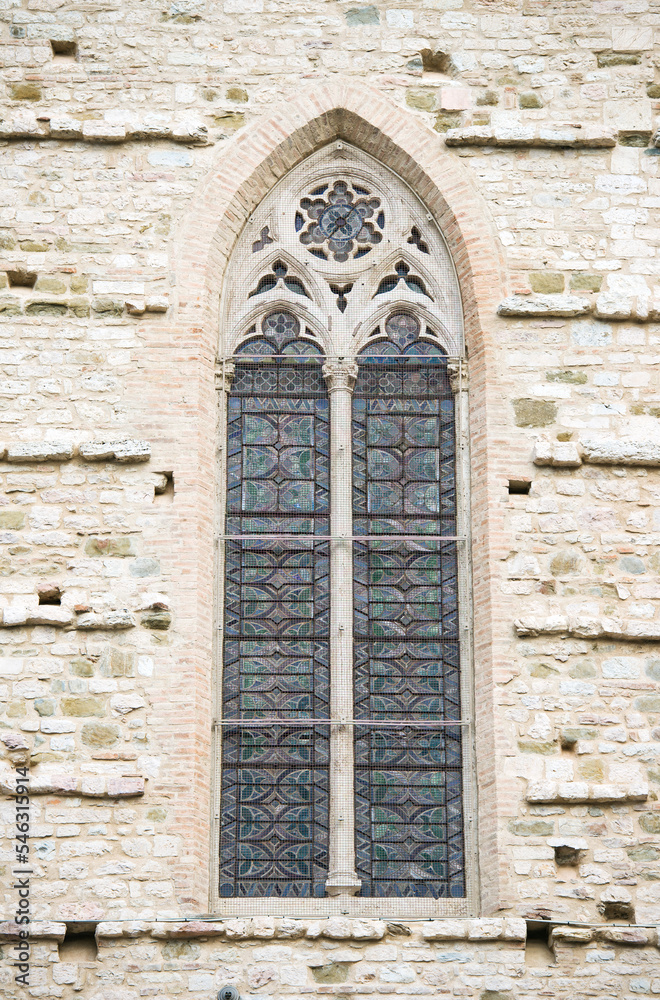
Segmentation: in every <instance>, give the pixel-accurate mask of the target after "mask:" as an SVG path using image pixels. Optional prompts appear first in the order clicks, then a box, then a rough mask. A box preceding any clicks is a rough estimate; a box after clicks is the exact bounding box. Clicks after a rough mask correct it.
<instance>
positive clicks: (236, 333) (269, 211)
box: [210, 142, 479, 919]
mask: <svg viewBox="0 0 660 1000" xmlns="http://www.w3.org/2000/svg"><path fill="white" fill-rule="evenodd" d="M339 178H341V179H346V180H349V181H355V182H356V183H358V184H359V185H361V186H364V187H365V188H367V189H368V190H369V191H370V192H372V193H373V195H375V196H376V197H378V198H379V199H380V200H381V204H382V207H383V211H384V212H385V227H384V230H383V237H384V238H383V240H382V242H381V243H379V244H377V245H375V246H373V247H372V249H371V251H370V252H369V253H368V254H366V255H365V256H363V257H361V258H359V259H357V260H352V259H351V260H348V261H345V262H342V263H338V262H335V261H334V260H332V259H328V260H327V261H323V260H320V259H318V258H317V257H315V256H313V255H312V254H310V253H309V251H308V250H307V248H306V247H305V246H303V245H302V244H301V242H300V239H299V237H298V234H297V233H296V232H295V230H294V227H293V216H294V213H295V211H296V208H297V206H298V204H299V202H300V199H301V198H302V197H304V196H306V195H307V193H308V192H309V191H310V190H313V189H315V188H316V187H317V186H319V185H321V184H324V183H329V184H330V185H331V184H332V182H333V181H334V180H336V179H339ZM266 226H267V227H268V230H269V236H270V237H271V239H272V241H273V242H271V243H268V244H267V245H266V246H264V248H263V249H261V250H258V251H257V252H253V250H252V246H253V244H254V242H255V241H257V240H258V239H259V237H260V235H261V233H262V231H263V230H264V227H266ZM413 226H415V227H416V229H417V230H418V231H419V233H420V234H421V238H422V239H423V240H424V242H425V243H426V244H427V246H428V251H429V252H428V254H424V253H422V252H421V251H419V250H418V249H417V247H416V246H415V245H414V244H412V245H411V244H409V243H408V242H407V241H408V237H409V235H410V232H411V229H412V227H413ZM277 261H281V262H283V263H284V264H285V265H286V266H287V268H288V274H287V277H296V278H298V279H299V280H300V281H302V282H303V284H304V286H305V288H306V290H307V292H308V295H309V298H307V297H303V296H301V295H299V294H297V293H296V292H294V291H291V290H289V289H287V288H285V287H284V286H283V284H282V282H278V284H277V286H276V287H275V288H273V289H271V290H270V291H266V292H263V293H261V294H259V295H256V296H252V297H250V294H249V293H250V292H251V291H253V289H255V288H256V287H257V284H258V282H259V279H260V278H261V277H263V276H264V275H265V274H267V273H268V272H269V270H270V269H271V267H272V265H273V264H274V263H275V262H277ZM399 261H403V262H405V263H406V264H407V265H408V266H409V267H410V271H411V273H413V274H415V275H416V276H418V277H419V278H420V279H421V280H422V281H423V283H424V285H425V288H426V290H427V293H428V295H422V294H421V293H418V292H414V291H411V290H409V289H408V288H407V287H406V286H405V284H404V283H403V282H402V281H400V282H399V283H398V285H397V286H396V288H394V289H393V290H392V291H391V292H386V293H383V294H380V295H377V294H376V292H377V289H378V286H379V283H380V282H381V280H382V279H383V278H384V277H386V276H387V275H389V274H392V272H393V270H394V266H395V264H396V263H397V262H399ZM330 282H332V283H337V284H340V285H342V286H345V285H347V284H349V283H352V284H353V289H352V290H351V292H350V293H349V295H348V298H347V306H346V309H345V311H344V312H343V313H342V312H341V311H340V310H339V309H338V307H337V300H336V296H335V294H334V293H333V292H331V290H330V287H329V284H330ZM395 307H396V309H397V311H398V310H401V309H405V310H406V311H408V312H411V313H413V314H414V315H415V316H416V318H417V319H418V321H419V323H420V327H421V330H422V335H421V336H422V339H431V338H432V339H433V341H434V342H436V343H438V342H440V344H441V345H442V346H443V348H444V349H445V351H446V352H447V355H448V357H449V359H450V373H451V376H452V377H451V381H452V387H453V389H454V392H455V413H456V437H457V442H456V443H457V451H456V493H457V531H458V535H459V537H460V538H461V539H462V541H460V542H459V544H458V563H459V628H460V639H461V642H460V676H461V704H462V716H463V719H464V720H465V726H464V730H463V734H464V736H463V748H464V749H463V754H464V760H463V787H464V802H463V817H464V830H465V863H466V896H465V897H464V898H462V899H429V898H420V899H408V898H400V897H391V898H387V897H360V896H356V895H354V893H355V892H357V891H358V890H359V880H358V878H357V875H356V873H355V864H354V857H355V850H354V821H353V809H354V801H353V783H352V774H353V726H352V724H351V721H350V720H351V718H352V715H353V677H352V672H353V593H352V544H351V541H350V539H351V535H352V451H351V435H350V427H351V409H352V389H353V386H354V384H355V378H356V376H357V364H356V363H355V359H356V357H357V355H358V354H359V352H360V351H361V350H362V349H363V348H364V347H365V345H366V344H367V343H369V342H371V341H373V340H378V339H381V338H382V336H383V329H382V327H383V324H384V321H385V319H386V318H387V316H388V315H389V314H390V313H392V312H393V311H395ZM279 309H284V310H287V311H289V312H292V313H294V314H295V315H296V316H297V317H298V319H299V320H300V325H301V336H303V337H304V336H305V335H306V334H307V331H309V333H310V334H311V335H312V336H313V337H314V339H315V340H316V341H317V342H318V343H319V344H320V345H321V347H322V349H323V350H324V353H325V358H326V363H325V364H324V366H323V372H324V376H325V378H326V383H327V385H328V394H329V397H330V420H331V457H330V470H331V504H330V511H331V515H330V517H331V522H330V523H331V535H332V536H333V538H334V539H335V540H333V542H331V554H330V558H331V576H330V579H331V584H330V586H331V637H330V663H331V678H332V683H331V702H330V717H331V718H332V719H333V720H338V721H336V722H333V724H331V743H330V746H331V762H330V824H329V840H330V843H329V851H330V858H329V873H328V879H327V882H326V887H327V892H328V895H327V896H326V897H325V898H322V899H306V898H284V899H282V898H278V897H258V898H230V899H226V898H220V897H219V895H218V864H219V857H218V856H219V838H220V824H221V804H220V789H221V728H222V726H221V722H220V720H221V718H222V704H221V692H222V680H221V675H222V663H223V656H222V615H223V609H224V548H225V546H224V537H223V534H222V533H223V531H224V524H225V481H226V479H225V439H226V401H227V395H228V393H229V391H230V389H231V379H232V376H233V371H234V365H233V362H232V360H231V359H232V357H233V355H234V353H235V351H236V349H237V347H238V346H239V345H240V344H241V343H242V342H243V341H244V340H247V339H250V337H252V336H255V331H254V330H253V327H254V326H256V327H257V330H256V335H259V332H260V331H259V326H258V324H259V322H260V320H261V319H262V318H263V317H264V316H265V315H267V314H268V313H270V312H273V311H276V310H279ZM220 316H221V330H220V341H219V350H218V367H217V388H218V389H219V390H220V391H219V402H220V418H219V453H220V462H219V466H220V468H219V476H218V494H217V495H218V504H217V507H218V517H219V521H218V523H219V525H220V526H221V527H220V529H219V535H218V544H217V574H216V579H217V594H216V599H217V604H216V607H217V614H218V621H217V625H218V627H217V629H216V634H217V642H216V650H215V657H216V662H217V664H218V669H217V671H216V691H215V718H216V719H217V720H219V721H218V723H216V726H215V736H216V739H215V740H214V756H215V761H214V763H215V787H214V802H213V836H212V855H211V900H210V909H211V912H212V913H216V914H219V915H226V916H250V915H257V914H268V915H280V914H281V915H289V916H300V917H302V916H319V917H321V916H329V915H334V914H348V915H352V916H365V917H366V916H388V917H392V918H396V917H401V918H406V919H415V918H417V919H424V918H427V917H433V916H442V915H445V916H466V915H471V914H475V913H477V912H478V909H479V906H478V890H477V860H476V858H477V853H476V852H477V837H476V809H475V805H476V788H475V777H474V731H473V718H474V712H473V688H472V674H473V670H472V650H471V621H472V614H471V585H470V577H471V573H470V526H469V502H468V498H469V436H468V426H467V419H468V399H467V365H466V359H465V357H464V342H463V312H462V303H461V296H460V289H459V285H458V280H457V277H456V272H455V269H454V265H453V261H452V259H451V256H450V254H449V251H448V249H447V245H446V243H445V241H444V239H443V237H442V234H441V233H440V231H439V229H438V227H437V225H436V224H435V222H434V220H433V217H432V216H431V215H430V213H428V212H427V211H426V209H425V208H424V206H423V204H422V203H421V202H420V200H419V199H418V198H417V197H416V195H414V194H413V192H412V191H411V190H410V189H409V188H408V187H407V185H406V184H405V183H404V182H403V181H402V180H401V179H400V178H399V177H397V176H396V175H395V174H394V173H392V172H391V171H390V170H388V169H387V168H386V167H384V166H383V165H382V164H380V163H378V162H377V161H376V160H374V159H373V158H372V157H371V156H369V155H368V154H366V153H364V152H362V151H361V150H358V149H357V148H355V147H353V146H351V145H349V144H347V143H345V142H334V143H332V144H330V145H329V146H326V147H324V148H322V149H321V150H319V151H317V152H316V153H314V154H313V155H312V156H310V157H308V159H307V160H305V161H304V162H303V163H301V164H300V165H299V166H298V167H297V168H295V169H294V170H292V171H291V172H290V174H288V175H287V177H286V178H284V180H283V181H281V182H280V183H278V184H277V185H276V186H275V187H274V188H273V190H272V191H271V192H270V193H269V194H268V195H267V196H266V198H264V200H263V201H262V203H261V204H260V206H259V207H258V209H257V210H256V211H255V212H254V213H253V215H252V216H251V218H250V219H249V220H248V224H247V226H246V227H245V229H244V230H243V232H242V234H241V236H240V237H239V240H238V241H237V245H236V247H235V249H234V251H233V253H232V257H231V260H230V264H229V266H228V268H227V272H226V275H225V280H224V286H223V294H222V298H221V308H220ZM341 538H346V542H342V541H340V539H341ZM339 775H341V777H342V780H341V781H339V780H337V779H338V777H339ZM347 775H350V779H351V780H347Z"/></svg>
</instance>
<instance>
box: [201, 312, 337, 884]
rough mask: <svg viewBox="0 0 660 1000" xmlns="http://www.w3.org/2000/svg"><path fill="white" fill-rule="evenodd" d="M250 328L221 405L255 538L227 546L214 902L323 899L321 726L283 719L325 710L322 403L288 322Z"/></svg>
mask: <svg viewBox="0 0 660 1000" xmlns="http://www.w3.org/2000/svg"><path fill="white" fill-rule="evenodd" d="M261 332H262V334H263V336H261V337H255V338H253V339H251V340H248V341H247V342H246V343H245V344H244V345H243V346H242V347H241V349H239V351H238V352H237V354H236V374H235V378H234V382H233V386H232V392H231V395H230V397H229V401H228V433H227V437H228V493H227V534H228V535H232V534H236V535H250V534H254V536H255V537H254V539H251V538H248V539H237V540H236V541H232V540H228V541H227V544H226V567H227V576H226V586H225V622H224V634H225V644H224V670H223V715H224V718H225V720H231V719H236V726H231V725H230V726H225V728H224V730H223V744H222V745H223V751H222V823H221V841H220V896H308V897H309V896H322V895H324V891H325V890H324V886H325V879H326V876H327V870H328V767H329V734H328V727H327V726H319V725H314V726H305V725H304V724H303V725H292V724H291V722H292V720H296V721H297V720H300V721H301V722H304V720H305V719H311V718H315V719H318V718H321V719H323V718H328V711H329V639H328V636H329V577H328V572H329V551H328V543H327V542H317V541H314V535H327V534H328V531H329V520H328V513H329V471H328V457H329V422H328V399H327V393H326V388H325V383H324V381H323V378H322V373H321V366H320V363H319V362H320V361H322V360H323V359H322V355H321V352H320V351H319V349H318V347H317V346H316V345H315V344H313V343H312V342H310V341H305V340H302V339H300V327H299V324H298V321H297V320H296V319H295V317H294V316H293V315H291V314H290V313H286V312H279V313H271V314H269V315H268V316H267V317H266V318H265V320H264V321H263V323H262V331H261ZM254 356H257V357H259V358H260V362H259V365H258V367H257V366H255V365H254V364H253V363H250V359H251V358H253V357H254ZM241 359H243V360H241ZM274 534H283V535H291V534H293V535H300V538H299V539H297V538H295V539H285V538H282V539H281V540H278V539H273V538H267V537H266V538H265V537H263V536H264V535H274ZM260 536H261V537H260ZM260 718H262V719H266V718H267V719H269V720H272V719H282V724H281V725H280V724H277V723H275V724H273V723H272V722H269V723H267V724H266V723H265V724H264V726H263V727H260V726H254V725H253V726H250V727H248V726H242V725H241V722H245V721H248V720H257V719H260Z"/></svg>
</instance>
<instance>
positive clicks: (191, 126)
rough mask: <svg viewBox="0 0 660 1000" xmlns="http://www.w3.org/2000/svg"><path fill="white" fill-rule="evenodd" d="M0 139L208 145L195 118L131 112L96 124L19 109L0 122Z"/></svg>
mask: <svg viewBox="0 0 660 1000" xmlns="http://www.w3.org/2000/svg"><path fill="white" fill-rule="evenodd" d="M2 139H5V140H6V139H9V140H11V139H55V140H58V141H62V140H64V141H67V140H72V139H73V140H77V141H79V142H90V143H99V142H103V143H106V142H112V143H115V142H130V141H132V140H145V139H146V140H154V139H160V140H163V139H165V140H169V141H170V142H183V143H187V144H188V145H195V146H199V145H202V146H208V145H211V142H210V140H209V135H208V129H207V127H206V125H204V124H203V123H202V122H200V121H199V120H198V119H196V118H177V119H172V118H168V116H167V115H159V114H149V115H145V116H144V118H142V119H138V118H136V117H135V116H134V115H131V114H130V112H126V113H124V112H114V113H113V112H106V114H105V116H104V118H103V119H99V120H97V121H84V122H81V121H78V119H77V118H73V117H72V116H70V115H66V114H60V115H58V114H56V113H49V112H42V113H40V114H39V115H38V116H37V115H36V114H35V112H33V111H29V110H22V111H19V112H17V113H15V114H13V115H12V116H11V117H10V118H4V119H0V140H2Z"/></svg>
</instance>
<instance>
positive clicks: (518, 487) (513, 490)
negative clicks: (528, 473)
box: [509, 479, 532, 496]
mask: <svg viewBox="0 0 660 1000" xmlns="http://www.w3.org/2000/svg"><path fill="white" fill-rule="evenodd" d="M531 488H532V480H531V479H510V480H509V495H510V496H527V494H528V493H529V491H530V490H531Z"/></svg>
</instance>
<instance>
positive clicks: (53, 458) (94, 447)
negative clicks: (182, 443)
mask: <svg viewBox="0 0 660 1000" xmlns="http://www.w3.org/2000/svg"><path fill="white" fill-rule="evenodd" d="M76 455H79V456H80V457H81V458H83V459H85V460H86V461H88V462H102V461H110V462H112V461H114V462H121V463H127V462H148V461H149V459H150V458H151V445H150V444H149V442H148V441H141V440H139V439H138V438H121V439H120V440H117V441H82V442H81V443H80V444H79V445H75V444H71V443H70V442H67V441H27V442H25V443H23V444H20V443H18V442H16V443H15V444H10V445H4V446H3V445H0V459H4V460H5V461H6V462H12V463H18V462H21V463H27V462H68V461H69V460H70V459H72V458H74V457H75V456H76Z"/></svg>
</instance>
